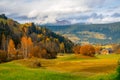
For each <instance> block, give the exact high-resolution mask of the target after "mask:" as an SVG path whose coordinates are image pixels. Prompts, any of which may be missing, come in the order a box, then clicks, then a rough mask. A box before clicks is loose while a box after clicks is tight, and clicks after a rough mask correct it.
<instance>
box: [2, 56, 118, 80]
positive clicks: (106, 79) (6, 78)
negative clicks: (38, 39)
mask: <svg viewBox="0 0 120 80" xmlns="http://www.w3.org/2000/svg"><path fill="white" fill-rule="evenodd" d="M119 58H120V55H118V54H110V55H97V56H96V57H86V56H79V57H76V56H75V55H74V54H64V55H63V56H59V55H58V56H57V58H56V59H38V58H31V59H21V60H15V61H11V62H7V63H2V64H0V80H114V78H115V77H116V67H117V62H118V59H119ZM34 61H39V62H40V63H41V67H31V66H30V64H32V62H34Z"/></svg>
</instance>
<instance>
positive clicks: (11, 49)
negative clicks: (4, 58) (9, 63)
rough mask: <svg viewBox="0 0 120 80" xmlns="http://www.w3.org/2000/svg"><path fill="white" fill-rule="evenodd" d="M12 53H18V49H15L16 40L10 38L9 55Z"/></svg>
mask: <svg viewBox="0 0 120 80" xmlns="http://www.w3.org/2000/svg"><path fill="white" fill-rule="evenodd" d="M12 55H16V49H15V44H14V41H13V40H12V39H10V40H9V43H8V57H10V56H12Z"/></svg>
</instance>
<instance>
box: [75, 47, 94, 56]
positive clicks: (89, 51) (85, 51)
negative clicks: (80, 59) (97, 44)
mask: <svg viewBox="0 0 120 80" xmlns="http://www.w3.org/2000/svg"><path fill="white" fill-rule="evenodd" d="M73 51H74V52H75V54H76V55H79V54H82V55H85V56H91V57H93V56H94V54H95V48H94V47H93V46H92V45H83V46H75V47H74V48H73Z"/></svg>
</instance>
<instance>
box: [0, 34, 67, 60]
mask: <svg viewBox="0 0 120 80" xmlns="http://www.w3.org/2000/svg"><path fill="white" fill-rule="evenodd" d="M1 50H2V51H1V53H2V54H3V51H4V52H6V55H4V56H6V57H7V59H8V60H12V59H20V58H30V57H33V56H34V57H39V58H56V55H57V53H58V52H62V53H64V52H65V45H64V43H63V42H62V43H60V42H59V40H58V39H53V38H46V39H45V40H42V41H40V42H38V43H35V42H33V41H32V39H31V37H27V36H26V35H24V36H23V37H21V41H20V44H18V45H15V43H14V40H13V39H12V38H8V37H7V38H6V37H5V35H4V34H3V35H2V40H1ZM1 53H0V54H1ZM4 54H5V53H4ZM1 56H2V55H1Z"/></svg>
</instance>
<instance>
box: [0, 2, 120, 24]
mask: <svg viewBox="0 0 120 80" xmlns="http://www.w3.org/2000/svg"><path fill="white" fill-rule="evenodd" d="M3 13H4V14H6V15H7V16H8V17H9V18H13V19H15V20H17V21H19V22H20V23H25V22H35V23H39V24H45V23H56V22H57V21H62V20H64V21H69V22H70V23H72V24H74V23H112V22H119V21H120V0H0V14H3Z"/></svg>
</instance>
